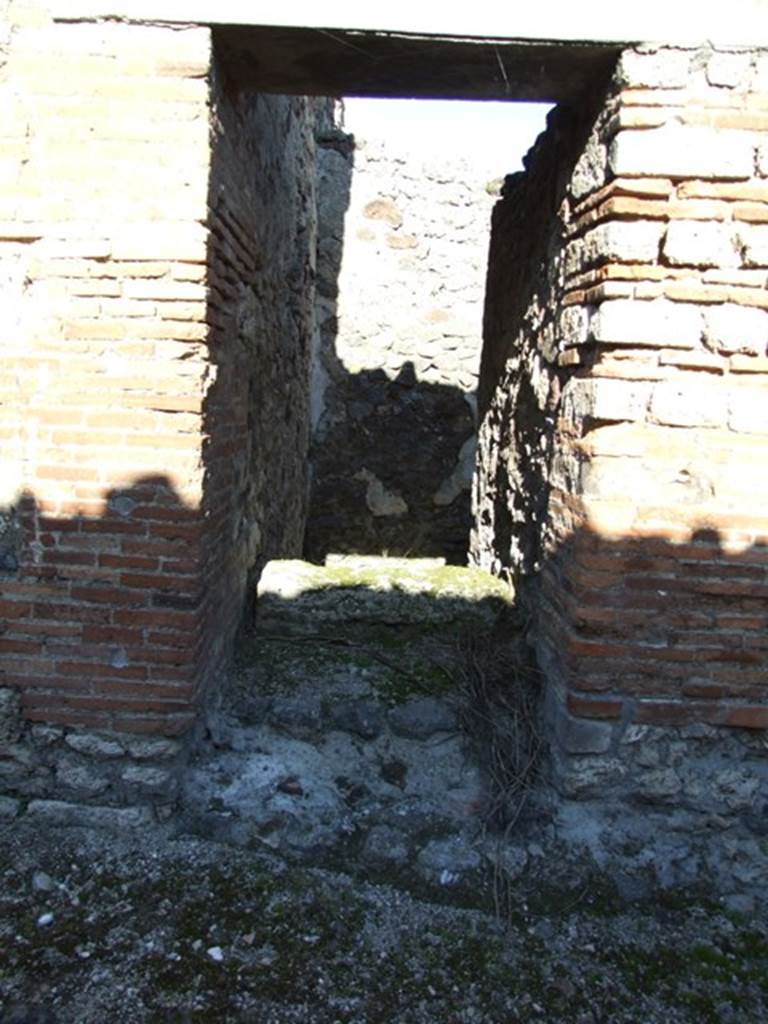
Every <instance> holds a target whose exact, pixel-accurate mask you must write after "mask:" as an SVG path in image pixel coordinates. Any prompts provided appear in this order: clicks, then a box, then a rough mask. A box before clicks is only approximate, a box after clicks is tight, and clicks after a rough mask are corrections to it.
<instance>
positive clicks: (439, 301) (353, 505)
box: [306, 125, 493, 562]
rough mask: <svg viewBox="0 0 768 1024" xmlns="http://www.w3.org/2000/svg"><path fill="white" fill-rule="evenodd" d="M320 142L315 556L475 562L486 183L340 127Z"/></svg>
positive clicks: (471, 171) (311, 546)
mask: <svg viewBox="0 0 768 1024" xmlns="http://www.w3.org/2000/svg"><path fill="white" fill-rule="evenodd" d="M320 143H321V144H320V149H319V159H318V174H319V178H318V183H319V184H318V188H319V192H318V198H319V204H320V206H319V213H320V231H319V237H318V282H317V292H318V296H317V334H316V346H315V355H314V365H313V384H312V400H313V424H314V434H313V445H312V474H313V489H312V502H311V510H310V519H309V523H308V527H307V545H306V550H307V553H308V556H309V557H310V558H311V559H313V560H316V561H322V559H323V558H324V557H325V555H326V554H327V553H329V552H364V553H379V554H380V553H382V552H385V551H388V552H389V553H391V554H412V555H442V556H445V557H447V558H448V559H449V560H450V561H454V562H465V561H466V552H467V542H468V535H469V527H470V506H469V486H470V481H471V475H472V469H473V465H474V420H475V417H474V410H475V390H476V382H477V371H478V364H479V356H480V324H481V317H482V296H483V286H484V277H485V264H486V260H487V251H488V236H489V219H490V209H491V206H492V203H493V200H492V197H491V196H490V194H489V192H488V190H487V187H486V186H487V185H488V180H487V177H486V176H484V175H483V172H482V170H481V169H480V168H479V167H475V168H473V167H472V164H471V163H470V162H468V161H465V160H464V159H462V158H461V156H460V155H458V154H457V156H456V157H454V158H452V159H444V160H441V161H440V162H438V161H434V162H433V163H426V164H425V162H424V159H423V158H420V157H419V156H418V155H414V156H410V155H409V154H408V152H407V149H406V148H405V147H404V145H403V144H402V143H401V144H400V148H398V142H397V140H396V139H392V140H387V141H384V140H377V139H374V140H372V141H366V140H364V139H357V140H355V138H354V137H353V136H348V135H344V134H343V133H342V132H339V131H334V130H333V126H332V125H329V126H328V130H326V132H325V133H324V135H323V136H322V137H321V140H320Z"/></svg>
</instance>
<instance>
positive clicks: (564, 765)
mask: <svg viewBox="0 0 768 1024" xmlns="http://www.w3.org/2000/svg"><path fill="white" fill-rule="evenodd" d="M625 774H626V766H625V765H624V764H622V762H621V761H619V760H618V759H617V758H615V757H604V756H593V755H586V756H579V755H570V756H565V757H562V758H560V759H558V762H557V763H556V764H555V766H554V782H555V785H556V786H557V789H558V790H559V791H560V793H562V795H563V796H566V797H569V798H571V799H573V800H588V799H590V798H593V797H595V798H605V796H606V794H607V793H608V792H609V791H610V790H611V789H612V788H613V787H614V786H616V785H617V783H620V782H621V781H622V779H623V777H624V775H625Z"/></svg>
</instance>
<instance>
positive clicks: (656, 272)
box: [475, 50, 768, 728]
mask: <svg viewBox="0 0 768 1024" xmlns="http://www.w3.org/2000/svg"><path fill="white" fill-rule="evenodd" d="M724 58H725V59H724ZM765 66H766V61H765V56H764V55H763V56H762V57H761V56H760V55H750V54H746V53H741V54H728V55H724V54H717V53H714V54H709V55H706V54H705V55H696V54H695V53H694V52H693V51H691V52H689V53H687V54H686V53H685V52H683V53H681V52H680V51H668V52H667V51H663V50H662V51H660V52H658V53H654V52H650V51H649V52H645V53H629V54H628V55H626V57H625V59H624V61H623V62H622V64H621V65H620V68H619V71H618V73H617V77H616V81H615V86H614V89H613V90H612V92H611V93H610V95H609V98H608V101H607V103H606V104H605V107H604V110H603V112H602V114H601V115H600V116H599V118H598V119H597V121H596V123H595V126H594V129H593V131H592V133H591V136H590V138H589V141H588V142H587V144H586V146H584V147H583V151H582V155H581V157H580V158H579V159H578V160H577V162H576V164H575V167H574V170H573V173H572V175H571V177H570V181H568V182H565V183H563V185H562V187H561V189H560V191H559V193H557V194H556V195H555V196H554V202H553V203H552V206H551V208H550V210H551V211H554V210H556V211H557V212H556V215H554V216H553V214H552V213H550V217H551V218H552V219H550V220H549V221H547V220H546V219H544V218H540V220H541V221H542V222H543V224H544V228H543V233H544V235H545V242H546V244H545V245H544V248H543V250H542V251H543V252H545V253H546V257H540V258H542V260H543V262H542V268H543V269H542V272H541V274H540V275H539V277H538V278H534V282H533V284H532V285H531V287H530V288H529V290H528V292H527V293H526V295H527V298H524V299H522V300H521V299H520V298H518V300H517V301H518V304H522V312H518V320H517V321H515V319H514V317H512V318H510V319H508V320H507V321H505V323H503V324H502V325H501V327H498V325H497V327H498V329H497V331H496V334H495V335H494V337H496V339H497V342H496V349H495V352H496V358H495V366H494V367H493V370H494V375H495V376H493V379H490V378H489V379H487V380H486V387H487V389H488V392H489V395H490V397H489V399H488V411H487V414H486V420H485V424H484V430H485V438H486V439H485V442H484V444H485V447H484V448H483V447H482V444H483V442H482V440H481V451H482V459H483V460H484V468H483V474H484V476H485V482H483V480H481V482H480V484H479V490H478V502H477V508H478V513H479V525H478V529H477V531H476V541H475V551H476V557H477V558H478V560H480V561H483V562H484V563H485V564H488V565H489V567H491V568H495V569H496V570H497V571H505V570H506V571H509V572H511V573H512V574H514V575H517V576H518V577H519V578H520V580H521V582H522V581H523V579H524V578H525V576H526V575H527V574H533V576H534V577H535V578H536V583H534V584H533V589H531V588H528V592H529V595H530V596H531V599H532V601H533V603H534V606H535V608H536V610H537V623H538V626H537V642H538V647H539V653H540V656H541V658H542V663H543V665H544V667H545V669H546V672H547V675H548V678H549V680H550V684H551V686H552V687H553V690H554V692H556V694H557V695H558V700H559V701H560V702H561V703H562V704H564V705H565V706H566V707H567V709H568V710H569V712H570V713H571V714H572V715H575V716H584V717H590V718H595V719H605V720H608V721H616V722H621V723H622V724H623V725H626V723H628V722H630V721H631V722H635V723H641V724H644V723H651V724H657V725H669V726H672V725H679V724H684V723H689V722H696V721H701V722H708V723H712V724H718V725H732V726H745V727H751V728H765V727H768V670H767V669H766V648H767V647H768V643H767V641H766V625H768V601H767V599H768V574H767V573H766V567H767V566H768V555H767V554H766V552H767V551H768V546H767V545H768V516H767V515H766V507H767V506H766V498H768V483H767V482H766V481H767V480H768V477H766V474H765V473H764V472H763V466H762V464H763V462H764V454H765V451H766V446H768V418H766V408H768V402H767V400H768V359H766V347H767V346H768V292H766V286H767V284H768V237H766V232H768V178H767V177H766V175H768V164H767V163H766V153H768V120H766V115H765V109H766V106H767V105H768V99H767V98H766V97H767V96H768V79H766V77H765ZM556 145H557V141H556V138H555V137H554V136H551V137H550V139H549V141H548V142H545V143H544V144H543V146H544V148H545V149H546V147H549V153H550V156H551V155H552V154H554V152H555V148H556ZM545 157H546V154H545V153H542V159H544V158H545ZM502 205H503V204H502ZM527 213H528V216H529V217H530V216H535V210H534V209H531V208H529V209H528V211H527ZM520 216H521V215H520V213H519V211H518V215H517V217H518V220H520ZM502 219H503V218H502ZM505 223H506V222H505ZM531 223H532V221H531V220H529V221H528V224H529V225H530V224H531ZM547 231H549V235H546V232H547ZM513 234H514V232H513ZM547 239H548V241H547ZM498 244H500V243H498V242H497V245H498ZM522 244H525V245H528V246H530V240H527V241H526V240H523V241H521V240H520V239H519V238H518V239H517V240H515V239H514V238H513V237H510V240H509V241H508V243H507V248H508V254H509V255H510V257H511V259H512V260H514V259H515V258H516V256H517V255H518V252H517V249H516V248H515V247H516V246H520V245H522ZM540 248H541V247H540ZM492 272H493V268H492ZM547 281H549V287H550V292H549V297H548V298H547V297H546V296H544V292H543V288H544V283H545V282H547ZM501 301H502V300H501V299H500V298H499V299H498V300H497V302H496V305H495V306H493V307H492V309H491V313H492V314H493V311H494V309H496V310H498V309H499V303H501ZM489 322H490V323H491V325H492V326H493V317H492V316H491V320H490V321H489ZM505 331H506V334H505ZM499 339H503V340H504V344H505V345H506V348H504V347H503V345H502V342H501V341H500V340H499ZM491 356H492V354H491V355H489V357H488V358H487V359H486V365H487V366H491V364H492V363H493V358H492V357H491ZM526 382H527V383H526ZM542 382H543V385H542ZM526 387H527V388H528V389H529V390H531V389H532V390H533V391H535V392H536V393H537V395H538V399H537V400H536V401H533V405H534V406H535V407H536V408H537V409H538V410H539V412H538V415H539V416H540V419H539V421H538V426H537V428H536V430H534V431H533V433H531V432H530V431H528V432H527V433H526V429H525V425H524V423H523V422H522V416H523V412H522V411H521V410H523V408H524V406H520V405H518V406H517V408H515V406H514V405H513V403H511V402H510V401H509V400H508V398H507V397H506V396H508V395H509V394H511V393H515V394H524V393H525V388H526ZM537 403H538V404H537ZM529 404H530V403H529ZM505 422H506V423H507V424H511V425H509V426H508V427H507V428H504V426H503V424H504V423H505ZM505 429H506V440H505V433H504V431H505ZM534 435H536V436H534ZM542 437H543V438H544V441H543V443H542V444H539V441H540V439H541V438H542ZM481 438H482V432H481ZM483 474H481V476H482V475H483ZM493 480H496V481H497V483H496V484H493V483H492V482H489V481H493ZM498 481H501V483H500V484H499V483H498ZM505 481H506V482H510V481H511V482H512V483H513V484H514V483H516V484H517V485H518V488H519V487H520V486H522V488H523V489H524V488H525V487H526V486H527V487H528V488H530V489H532V490H533V491H534V492H535V493H536V495H537V496H538V504H537V505H536V507H535V508H534V509H533V511H534V513H536V514H537V515H538V518H536V516H534V518H533V519H532V518H531V516H526V515H523V514H520V513H521V510H520V506H521V502H520V500H519V494H518V493H515V488H514V487H510V488H508V491H507V493H506V494H505V493H503V491H504V483H505ZM510 492H511V493H510ZM523 589H525V587H524V588H523ZM533 591H535V597H534V596H533Z"/></svg>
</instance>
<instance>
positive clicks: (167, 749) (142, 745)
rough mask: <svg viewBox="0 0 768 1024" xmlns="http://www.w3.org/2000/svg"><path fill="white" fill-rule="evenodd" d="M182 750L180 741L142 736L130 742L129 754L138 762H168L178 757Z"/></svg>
mask: <svg viewBox="0 0 768 1024" xmlns="http://www.w3.org/2000/svg"><path fill="white" fill-rule="evenodd" d="M181 749H182V745H181V743H180V742H179V741H178V740H171V739H166V738H165V737H159V736H158V737H155V736H140V737H135V738H131V739H129V740H128V753H129V754H130V755H131V757H134V758H136V760H137V761H149V760H157V761H166V760H169V759H170V758H172V757H176V755H177V754H178V753H179V752H180V751H181Z"/></svg>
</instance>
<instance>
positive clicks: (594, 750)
mask: <svg viewBox="0 0 768 1024" xmlns="http://www.w3.org/2000/svg"><path fill="white" fill-rule="evenodd" d="M613 735H614V725H613V723H612V722H598V721H595V720H594V719H586V718H575V717H574V716H573V715H569V714H568V712H567V711H565V710H564V709H560V710H559V712H558V713H557V717H556V718H555V736H556V737H557V741H558V743H559V744H560V746H561V747H562V748H563V750H564V751H565V752H566V753H567V754H604V753H605V752H606V751H607V750H609V749H610V746H611V743H612V740H613Z"/></svg>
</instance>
